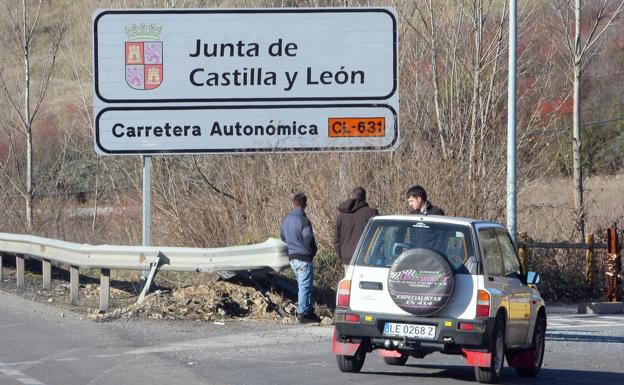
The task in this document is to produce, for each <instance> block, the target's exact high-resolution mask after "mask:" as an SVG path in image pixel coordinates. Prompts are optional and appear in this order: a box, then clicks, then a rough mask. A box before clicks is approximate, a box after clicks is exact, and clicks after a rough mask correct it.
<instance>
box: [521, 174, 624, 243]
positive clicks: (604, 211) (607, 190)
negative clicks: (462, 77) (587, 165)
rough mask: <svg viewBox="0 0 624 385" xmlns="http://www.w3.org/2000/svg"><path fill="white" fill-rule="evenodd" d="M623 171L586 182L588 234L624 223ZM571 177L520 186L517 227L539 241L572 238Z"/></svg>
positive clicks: (573, 230)
mask: <svg viewBox="0 0 624 385" xmlns="http://www.w3.org/2000/svg"><path fill="white" fill-rule="evenodd" d="M623 186H624V174H620V175H615V176H596V177H592V178H589V179H587V180H586V181H585V201H586V206H585V207H586V212H587V224H586V229H587V231H586V232H587V233H597V232H600V231H602V230H603V229H605V228H607V227H609V226H611V225H612V224H613V223H616V222H617V223H618V224H619V226H622V225H624V189H623ZM573 194H574V193H573V189H572V178H571V177H570V178H563V177H554V178H548V179H540V180H536V181H534V182H531V183H529V184H527V185H525V186H521V189H520V194H519V196H518V229H519V231H520V232H526V233H527V234H528V235H529V237H531V238H533V239H536V240H539V241H544V242H547V241H555V240H573V239H575V235H576V234H577V232H576V231H575V229H574V215H573V212H574V195H573Z"/></svg>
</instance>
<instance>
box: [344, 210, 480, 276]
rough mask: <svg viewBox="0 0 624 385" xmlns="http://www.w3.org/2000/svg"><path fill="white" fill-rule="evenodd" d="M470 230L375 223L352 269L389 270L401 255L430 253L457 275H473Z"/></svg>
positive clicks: (438, 225)
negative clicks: (411, 251)
mask: <svg viewBox="0 0 624 385" xmlns="http://www.w3.org/2000/svg"><path fill="white" fill-rule="evenodd" d="M471 234H472V233H471V228H470V227H468V226H462V225H455V224H449V223H431V222H422V221H419V222H414V221H391V220H387V221H385V220H376V221H373V222H372V223H371V226H370V228H369V229H368V232H367V233H366V235H365V238H364V242H363V243H362V245H361V247H360V251H359V253H358V257H357V260H356V262H355V263H356V265H359V266H375V267H389V266H391V265H392V263H393V262H394V261H395V260H396V259H397V258H398V257H399V256H400V255H401V254H402V253H403V252H405V251H407V250H409V249H414V248H422V249H431V250H435V251H437V252H438V253H440V254H442V255H443V256H444V257H445V258H446V259H447V261H448V262H449V263H450V265H451V267H452V268H453V270H455V272H456V273H459V274H462V273H463V274H476V260H475V254H474V248H473V244H472V235H471Z"/></svg>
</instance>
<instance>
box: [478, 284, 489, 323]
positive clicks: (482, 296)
mask: <svg viewBox="0 0 624 385" xmlns="http://www.w3.org/2000/svg"><path fill="white" fill-rule="evenodd" d="M489 316H490V293H488V292H487V291H485V290H479V291H478V293H477V317H489Z"/></svg>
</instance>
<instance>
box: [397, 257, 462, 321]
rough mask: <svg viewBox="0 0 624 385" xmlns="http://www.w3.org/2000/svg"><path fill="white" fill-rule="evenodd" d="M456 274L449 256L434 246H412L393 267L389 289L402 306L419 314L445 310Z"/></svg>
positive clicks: (409, 311)
mask: <svg viewBox="0 0 624 385" xmlns="http://www.w3.org/2000/svg"><path fill="white" fill-rule="evenodd" d="M454 287H455V276H454V275H453V269H452V268H451V265H450V264H449V263H448V261H447V260H446V258H444V257H443V256H442V254H440V253H438V252H437V251H434V250H430V249H410V250H407V251H405V252H404V253H402V254H401V255H400V256H399V257H398V258H397V259H396V261H394V263H393V264H392V266H391V267H390V272H389V273H388V292H389V293H390V297H391V298H392V300H393V301H394V303H395V304H397V306H398V307H400V308H401V309H403V310H405V311H406V312H408V313H410V314H414V315H419V316H429V315H432V314H435V313H437V312H439V311H440V310H442V309H443V308H444V306H445V305H446V304H447V303H448V301H449V300H450V299H451V295H453V288H454Z"/></svg>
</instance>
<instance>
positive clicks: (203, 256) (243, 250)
mask: <svg viewBox="0 0 624 385" xmlns="http://www.w3.org/2000/svg"><path fill="white" fill-rule="evenodd" d="M0 252H4V253H12V254H15V255H16V257H15V258H16V268H17V286H18V287H24V256H26V255H27V256H30V257H34V258H36V259H40V260H41V262H42V270H43V288H44V289H50V288H51V280H52V274H51V261H55V262H59V263H64V264H67V265H69V266H70V303H76V302H77V301H78V279H79V268H81V267H82V268H99V269H101V274H100V310H101V311H107V310H108V304H109V291H110V289H109V288H110V270H147V269H150V265H152V264H153V263H156V261H158V265H159V269H160V270H168V271H180V272H191V271H194V272H215V271H221V270H233V271H237V270H258V269H272V270H275V271H280V270H283V269H284V268H286V267H287V266H288V265H289V263H288V255H287V249H286V244H285V243H284V242H282V241H281V240H279V239H275V238H269V239H268V240H267V241H265V242H262V243H258V244H254V245H247V246H231V247H220V248H209V249H201V248H190V247H157V246H114V245H97V246H93V245H88V244H77V243H71V242H65V241H60V240H57V239H49V238H42V237H37V236H33V235H23V234H10V233H0ZM1 267H2V256H1V255H0V279H1V272H2V270H1Z"/></svg>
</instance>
